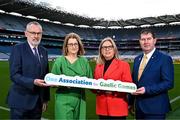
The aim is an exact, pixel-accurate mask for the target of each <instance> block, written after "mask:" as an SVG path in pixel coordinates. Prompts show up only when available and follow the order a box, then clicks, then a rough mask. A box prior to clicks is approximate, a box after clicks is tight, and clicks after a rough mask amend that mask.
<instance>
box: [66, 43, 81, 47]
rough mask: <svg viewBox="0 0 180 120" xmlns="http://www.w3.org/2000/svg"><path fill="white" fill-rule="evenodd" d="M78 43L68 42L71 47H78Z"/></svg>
mask: <svg viewBox="0 0 180 120" xmlns="http://www.w3.org/2000/svg"><path fill="white" fill-rule="evenodd" d="M78 45H79V44H78V43H68V44H67V46H69V47H73V46H74V47H78Z"/></svg>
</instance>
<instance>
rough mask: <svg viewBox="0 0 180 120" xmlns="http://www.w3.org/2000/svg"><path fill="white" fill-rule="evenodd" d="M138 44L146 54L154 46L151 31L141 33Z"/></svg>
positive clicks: (154, 40)
mask: <svg viewBox="0 0 180 120" xmlns="http://www.w3.org/2000/svg"><path fill="white" fill-rule="evenodd" d="M139 43H140V46H141V48H142V50H143V51H144V52H145V53H146V54H148V53H149V52H151V51H152V50H153V49H154V48H155V44H156V39H155V38H153V37H152V34H151V33H148V34H141V38H140V40H139Z"/></svg>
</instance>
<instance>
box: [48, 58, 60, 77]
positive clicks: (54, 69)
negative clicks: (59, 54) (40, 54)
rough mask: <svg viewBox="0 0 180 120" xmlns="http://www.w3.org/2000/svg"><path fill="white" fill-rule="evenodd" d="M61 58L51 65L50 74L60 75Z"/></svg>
mask: <svg viewBox="0 0 180 120" xmlns="http://www.w3.org/2000/svg"><path fill="white" fill-rule="evenodd" d="M61 62H62V61H61V58H57V59H56V61H55V62H54V64H53V67H52V69H51V73H53V74H55V75H60V74H62V69H61V64H62V63H61Z"/></svg>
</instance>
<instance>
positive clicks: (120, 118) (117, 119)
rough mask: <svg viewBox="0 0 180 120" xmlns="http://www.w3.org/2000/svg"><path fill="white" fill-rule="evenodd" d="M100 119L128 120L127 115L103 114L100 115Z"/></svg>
mask: <svg viewBox="0 0 180 120" xmlns="http://www.w3.org/2000/svg"><path fill="white" fill-rule="evenodd" d="M99 120H126V116H102V115H99Z"/></svg>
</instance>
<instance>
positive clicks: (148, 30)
mask: <svg viewBox="0 0 180 120" xmlns="http://www.w3.org/2000/svg"><path fill="white" fill-rule="evenodd" d="M149 33H150V34H152V37H153V38H154V39H155V37H156V36H155V33H154V32H153V31H152V30H151V29H143V30H142V31H141V32H140V35H139V38H141V35H142V34H149Z"/></svg>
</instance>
